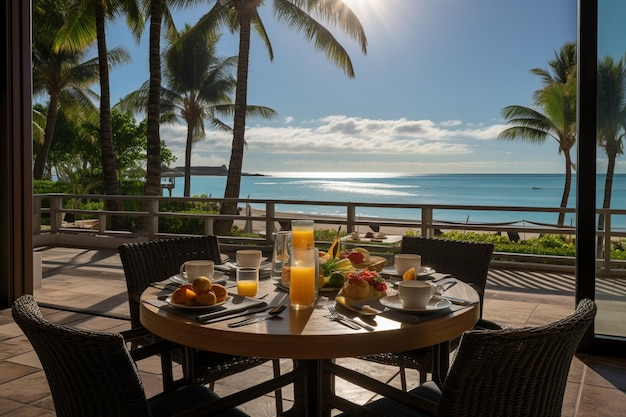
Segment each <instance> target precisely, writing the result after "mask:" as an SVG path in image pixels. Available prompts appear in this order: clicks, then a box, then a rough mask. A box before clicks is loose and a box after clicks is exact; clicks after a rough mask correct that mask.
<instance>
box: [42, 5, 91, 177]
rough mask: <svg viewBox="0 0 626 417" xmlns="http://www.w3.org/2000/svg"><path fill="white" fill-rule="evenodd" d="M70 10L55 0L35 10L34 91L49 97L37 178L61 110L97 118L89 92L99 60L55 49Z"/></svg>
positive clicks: (78, 53)
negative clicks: (57, 37)
mask: <svg viewBox="0 0 626 417" xmlns="http://www.w3.org/2000/svg"><path fill="white" fill-rule="evenodd" d="M67 7H68V4H67V2H60V1H55V0H38V1H37V2H36V3H35V4H34V7H33V92H34V94H35V95H44V94H47V95H48V97H49V103H48V111H47V114H46V127H45V131H44V140H43V144H42V145H41V146H40V147H39V148H38V149H37V155H36V157H35V162H34V166H33V178H34V179H42V178H43V176H44V171H45V168H46V162H47V159H48V152H49V151H50V146H51V145H52V141H53V138H54V129H55V126H56V120H57V117H58V114H59V111H63V112H65V113H66V114H67V115H70V116H71V117H73V118H85V119H87V120H88V119H93V118H94V117H96V116H97V109H96V108H95V106H94V105H93V102H92V99H94V98H97V94H96V93H95V92H94V91H92V90H91V89H89V86H90V85H92V84H94V83H95V82H97V80H98V62H97V59H89V60H85V55H86V51H85V49H82V50H76V49H73V48H64V49H58V48H55V38H56V36H57V34H58V28H59V27H61V26H62V25H63V24H64V22H65V20H64V19H65V16H66V11H67Z"/></svg>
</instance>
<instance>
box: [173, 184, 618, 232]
mask: <svg viewBox="0 0 626 417" xmlns="http://www.w3.org/2000/svg"><path fill="white" fill-rule="evenodd" d="M373 176H374V174H354V175H353V176H346V174H345V173H341V174H333V175H328V174H319V175H315V176H312V175H310V176H302V175H301V174H300V175H295V174H291V175H289V174H279V175H266V176H246V177H242V180H241V193H240V196H241V197H248V196H249V197H250V198H254V199H276V200H280V199H289V200H307V201H343V202H346V201H347V202H360V203H371V202H374V203H407V204H450V205H479V206H523V207H555V208H556V207H559V204H560V201H561V195H562V193H563V183H564V176H563V175H561V174H445V175H440V174H432V175H430V174H429V175H411V176H409V175H388V174H385V175H384V176H380V177H378V178H373ZM575 180H576V178H575V176H574V178H573V183H572V191H571V193H570V199H569V203H568V207H575V205H576V181H575ZM183 186H184V178H176V187H175V188H174V189H173V190H172V196H182V193H183ZM225 186H226V177H211V176H192V178H191V195H192V196H200V195H207V196H208V195H211V196H212V197H223V196H224V188H225ZM603 194H604V175H599V176H598V184H597V196H596V202H597V205H601V202H602V199H603ZM611 207H612V208H615V209H626V174H617V175H616V176H615V178H614V181H613V194H612V201H611ZM259 208H261V207H259ZM303 208H306V209H307V210H309V211H308V212H307V213H306V214H317V215H345V212H344V211H342V210H338V209H336V208H333V207H324V206H314V207H303V206H289V205H281V206H277V208H276V209H277V210H278V211H283V212H297V213H302V210H303ZM359 210H360V211H359V212H358V213H357V214H358V215H360V216H371V217H381V218H412V217H414V216H415V211H412V212H408V211H407V212H404V213H403V212H402V211H399V210H394V211H393V213H389V212H387V213H386V212H385V210H384V209H377V208H363V209H359ZM407 215H409V217H405V216H407ZM556 216H557V215H556V213H554V214H553V213H545V214H538V213H522V212H520V213H503V212H502V213H501V212H472V211H469V210H468V211H459V212H455V213H451V212H445V213H444V212H441V215H437V212H435V219H436V220H445V221H455V222H466V221H467V220H468V218H469V221H470V222H472V223H473V222H483V223H496V222H518V221H530V222H541V223H551V224H554V223H556ZM566 224H574V218H573V215H568V217H567V218H566ZM613 227H614V228H615V227H619V228H626V216H617V217H614V221H613Z"/></svg>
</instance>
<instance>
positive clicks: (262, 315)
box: [228, 304, 287, 327]
mask: <svg viewBox="0 0 626 417" xmlns="http://www.w3.org/2000/svg"><path fill="white" fill-rule="evenodd" d="M285 308H287V305H285V304H281V305H279V306H276V307H273V308H271V309H270V310H268V311H265V312H263V313H259V315H258V316H254V317H249V318H247V319H244V320H241V321H236V322H234V323H230V324H229V325H228V327H239V326H245V325H246V324H251V323H256V322H258V321H263V320H268V319H271V318H272V317H276V316H278V315H279V314H280V313H282V312H283V311H284V310H285Z"/></svg>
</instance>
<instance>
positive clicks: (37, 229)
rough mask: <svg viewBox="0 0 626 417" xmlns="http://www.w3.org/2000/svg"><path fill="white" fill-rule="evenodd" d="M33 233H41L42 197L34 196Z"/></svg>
mask: <svg viewBox="0 0 626 417" xmlns="http://www.w3.org/2000/svg"><path fill="white" fill-rule="evenodd" d="M33 234H34V235H40V234H41V198H38V197H37V196H33Z"/></svg>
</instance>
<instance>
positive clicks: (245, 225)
mask: <svg viewBox="0 0 626 417" xmlns="http://www.w3.org/2000/svg"><path fill="white" fill-rule="evenodd" d="M249 212H250V215H251V216H253V217H265V211H264V210H259V209H254V208H250V209H249ZM242 214H243V215H245V214H246V213H245V209H244V210H242ZM276 217H280V218H285V219H313V220H315V226H314V227H315V229H316V230H320V229H331V230H334V229H337V227H338V226H337V224H333V223H325V222H324V221H325V220H336V221H344V222H345V220H346V219H345V217H339V216H323V215H310V214H299V213H278V212H277V213H276ZM363 220H365V221H367V220H371V223H372V224H373V225H374V224H376V223H378V222H381V221H384V220H383V219H379V218H375V217H372V218H364V217H359V221H363ZM234 224H235V225H236V226H237V227H239V228H240V229H241V230H246V231H249V232H251V233H259V234H262V235H263V234H265V221H256V220H255V221H246V220H235V222H234ZM274 228H275V229H274V230H275V231H278V230H281V226H280V224H279V223H278V222H275V224H274ZM409 230H411V231H413V232H415V233H416V234H418V235H419V234H420V228H419V227H418V226H417V225H416V226H415V227H413V228H411V227H394V226H380V228H379V230H374V229H372V228H371V227H368V226H365V225H359V226H358V229H357V231H358V232H360V233H367V232H376V231H379V232H381V233H384V234H387V235H402V236H403V235H405V234H406V233H407V231H409ZM441 231H442V232H444V233H445V232H448V231H452V229H445V228H442V229H441ZM466 232H470V230H466ZM478 233H487V232H484V231H482V232H478ZM504 235H506V233H505V234H504ZM539 235H540V234H539V233H536V232H532V231H529V232H526V231H523V232H519V236H520V238H521V239H522V240H526V239H529V238H531V237H538V236H539Z"/></svg>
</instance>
